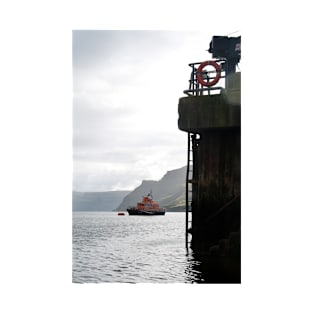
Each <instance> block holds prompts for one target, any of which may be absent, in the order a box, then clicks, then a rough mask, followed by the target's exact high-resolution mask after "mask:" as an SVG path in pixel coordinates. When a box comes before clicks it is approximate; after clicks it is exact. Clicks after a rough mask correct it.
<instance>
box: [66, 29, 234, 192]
mask: <svg viewBox="0 0 313 313" xmlns="http://www.w3.org/2000/svg"><path fill="white" fill-rule="evenodd" d="M213 35H227V34H210V33H208V32H207V31H206V32H201V31H157V30H154V31H145V30H141V31H133V30H125V31H123V30H115V31H114V30H113V31H111V30H74V31H73V33H72V36H73V37H72V44H73V190H75V191H110V190H132V189H134V188H135V187H136V186H138V185H140V183H141V181H142V180H144V179H153V180H159V179H161V178H162V176H163V175H164V174H165V173H166V172H167V171H168V170H173V169H176V168H180V167H182V166H184V165H186V162H187V160H186V157H187V152H186V146H187V134H186V133H185V132H182V131H180V130H179V129H178V126H177V121H178V101H179V98H180V97H183V96H186V95H185V94H184V93H183V91H184V90H186V89H188V80H189V77H190V73H191V68H190V67H189V66H188V64H189V63H192V62H200V61H201V62H202V61H206V60H209V59H211V54H209V53H208V52H207V51H206V50H207V49H208V48H209V43H210V41H211V37H212V36H213ZM235 35H239V34H235Z"/></svg>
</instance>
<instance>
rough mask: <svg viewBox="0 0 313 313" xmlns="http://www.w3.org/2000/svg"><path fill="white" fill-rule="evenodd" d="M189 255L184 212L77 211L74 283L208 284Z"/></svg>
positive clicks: (75, 213)
mask: <svg viewBox="0 0 313 313" xmlns="http://www.w3.org/2000/svg"><path fill="white" fill-rule="evenodd" d="M200 263H201V261H198V260H196V259H195V258H194V257H193V256H192V255H190V254H188V255H187V254H186V249H185V214H184V213H166V214H165V216H128V214H127V213H126V214H125V216H118V215H117V212H73V282H74V283H108V282H114V283H194V282H198V283H201V282H204V281H203V278H202V275H201V271H200V270H199V268H200V267H199V265H200Z"/></svg>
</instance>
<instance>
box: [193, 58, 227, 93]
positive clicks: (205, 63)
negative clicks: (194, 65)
mask: <svg viewBox="0 0 313 313" xmlns="http://www.w3.org/2000/svg"><path fill="white" fill-rule="evenodd" d="M207 65H212V66H213V67H214V68H215V70H216V76H215V77H214V79H213V80H211V81H210V82H206V81H204V79H203V77H202V70H203V68H204V67H206V66H207ZM220 78H221V68H220V66H219V65H218V64H217V63H216V62H214V61H205V62H203V63H201V64H200V66H199V67H198V69H197V81H198V82H199V83H200V84H201V85H203V86H208V87H210V86H214V85H215V84H216V83H217V82H218V81H219V80H220Z"/></svg>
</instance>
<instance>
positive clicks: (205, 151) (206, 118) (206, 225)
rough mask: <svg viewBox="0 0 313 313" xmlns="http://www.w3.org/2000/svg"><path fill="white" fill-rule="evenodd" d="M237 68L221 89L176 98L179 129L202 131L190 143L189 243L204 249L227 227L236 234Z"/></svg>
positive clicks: (224, 235) (238, 155) (225, 233)
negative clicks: (199, 94)
mask: <svg viewBox="0 0 313 313" xmlns="http://www.w3.org/2000/svg"><path fill="white" fill-rule="evenodd" d="M237 74H238V73H236V75H234V77H233V78H232V81H231V83H230V85H229V86H230V87H231V88H230V89H228V90H227V91H223V92H222V93H221V94H219V95H210V96H194V97H192V96H190V97H184V98H181V99H180V100H179V104H178V113H179V119H178V127H179V129H180V130H182V131H185V132H191V133H195V134H199V135H200V139H196V141H195V142H194V145H193V146H194V149H193V159H194V166H193V181H194V183H193V195H192V248H193V249H198V250H207V249H210V247H212V246H213V245H216V244H218V243H219V241H220V240H223V239H226V240H227V238H228V237H229V235H230V234H231V233H234V232H235V233H239V234H240V224H241V205H240V192H241V106H240V75H237ZM197 137H199V136H197ZM239 238H240V235H239ZM239 246H240V245H239ZM237 252H238V251H237Z"/></svg>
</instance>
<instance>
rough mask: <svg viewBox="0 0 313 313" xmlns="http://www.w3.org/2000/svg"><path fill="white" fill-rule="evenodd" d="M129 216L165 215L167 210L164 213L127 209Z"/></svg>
mask: <svg viewBox="0 0 313 313" xmlns="http://www.w3.org/2000/svg"><path fill="white" fill-rule="evenodd" d="M127 212H128V214H129V215H150V216H151V215H165V210H164V211H163V210H162V211H161V210H160V211H147V210H138V209H127Z"/></svg>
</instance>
